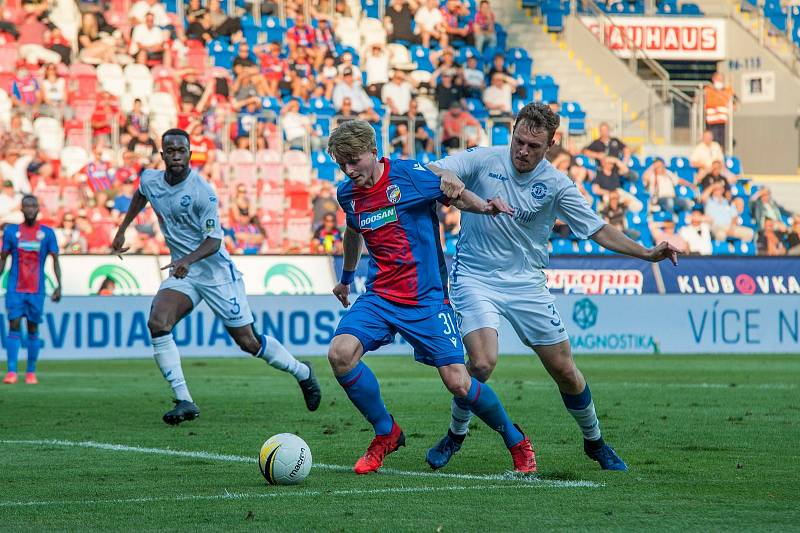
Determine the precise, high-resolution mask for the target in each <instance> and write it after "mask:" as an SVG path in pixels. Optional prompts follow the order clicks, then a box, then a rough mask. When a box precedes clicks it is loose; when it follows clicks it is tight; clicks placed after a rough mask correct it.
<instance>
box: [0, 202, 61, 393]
mask: <svg viewBox="0 0 800 533" xmlns="http://www.w3.org/2000/svg"><path fill="white" fill-rule="evenodd" d="M22 215H23V217H24V219H25V220H24V222H23V223H22V224H9V225H7V226H6V227H5V229H4V230H3V251H2V253H0V272H3V271H4V270H5V268H6V259H8V256H9V255H10V256H11V270H10V271H9V273H8V284H7V288H6V310H7V312H8V330H9V331H8V337H7V338H6V353H7V354H8V373H7V374H6V377H5V378H3V383H6V384H8V385H11V384H14V383H16V382H17V357H18V356H19V349H20V347H21V346H22V318H23V317H24V318H25V322H26V327H27V329H28V363H27V365H26V366H27V368H26V372H25V383H27V384H29V385H35V384H37V383H38V380H37V379H36V361H37V360H38V359H39V348H40V341H39V324H41V323H42V314H43V312H44V298H45V292H44V289H45V273H44V262H45V260H46V259H47V256H50V257H52V258H53V272H54V273H55V275H56V287H55V289H53V294H52V295H51V297H50V298H51V299H52V300H53V301H54V302H57V301H59V300H60V299H61V265H60V264H59V263H58V243H57V242H56V235H55V233H54V232H53V230H52V229H50V228H49V227H47V226H43V225H42V224H39V223H38V222H37V221H36V217H38V216H39V200H37V199H36V197H35V196H32V195H30V194H27V195H25V196H23V197H22Z"/></svg>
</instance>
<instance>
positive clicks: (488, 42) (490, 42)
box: [472, 0, 497, 52]
mask: <svg viewBox="0 0 800 533" xmlns="http://www.w3.org/2000/svg"><path fill="white" fill-rule="evenodd" d="M495 21H496V19H495V16H494V12H493V11H492V8H491V6H490V5H489V2H488V1H487V0H482V1H481V3H480V7H479V8H478V12H477V13H475V21H474V23H473V26H472V30H473V32H474V33H475V47H476V48H477V49H478V51H479V52H483V48H484V46H488V47H490V48H494V47H495V46H497V33H495V29H494V24H495Z"/></svg>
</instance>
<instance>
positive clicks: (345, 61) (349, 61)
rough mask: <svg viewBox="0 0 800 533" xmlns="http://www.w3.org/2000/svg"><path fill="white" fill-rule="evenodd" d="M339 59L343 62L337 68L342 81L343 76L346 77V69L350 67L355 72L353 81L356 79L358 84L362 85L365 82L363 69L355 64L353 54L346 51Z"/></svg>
mask: <svg viewBox="0 0 800 533" xmlns="http://www.w3.org/2000/svg"><path fill="white" fill-rule="evenodd" d="M339 61H341V62H340V63H339V65H338V66H337V67H336V69H337V70H338V71H339V78H340V81H341V79H342V78H344V71H345V70H348V69H349V70H350V72H352V74H353V81H355V82H356V84H357V85H361V84H362V82H363V79H362V76H361V69H360V68H358V67H357V66H356V65H354V64H353V54H351V53H350V52H344V53H343V54H342V55H341V56H339Z"/></svg>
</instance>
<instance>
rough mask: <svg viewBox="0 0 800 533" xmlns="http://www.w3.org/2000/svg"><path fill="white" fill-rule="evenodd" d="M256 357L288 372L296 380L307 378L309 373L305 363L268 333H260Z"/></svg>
mask: <svg viewBox="0 0 800 533" xmlns="http://www.w3.org/2000/svg"><path fill="white" fill-rule="evenodd" d="M256 357H260V358H261V359H263V360H264V361H266V362H267V364H268V365H269V366H271V367H272V368H277V369H278V370H283V371H284V372H288V373H290V374H291V375H293V376H294V377H295V379H297V381H303V380H305V379H308V377H309V376H310V375H311V372H310V371H309V370H308V367H307V366H306V365H304V364H303V363H301V362H300V361H298V360H297V359H295V358H294V356H293V355H292V354H290V353H289V351H288V350H287V349H286V348H284V347H283V344H281V343H280V342H278V339H276V338H275V337H270V336H269V335H261V350H259V352H258V353H257V354H256Z"/></svg>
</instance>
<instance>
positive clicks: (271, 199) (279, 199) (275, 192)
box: [259, 181, 286, 212]
mask: <svg viewBox="0 0 800 533" xmlns="http://www.w3.org/2000/svg"><path fill="white" fill-rule="evenodd" d="M285 203H286V189H285V188H284V186H283V181H268V182H266V183H264V186H263V187H262V188H261V194H260V201H259V207H260V208H261V210H262V211H275V212H280V211H283V210H284V209H285V208H286V205H285Z"/></svg>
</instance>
